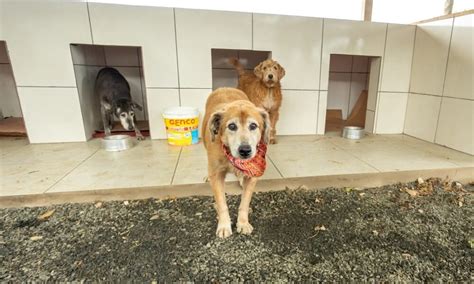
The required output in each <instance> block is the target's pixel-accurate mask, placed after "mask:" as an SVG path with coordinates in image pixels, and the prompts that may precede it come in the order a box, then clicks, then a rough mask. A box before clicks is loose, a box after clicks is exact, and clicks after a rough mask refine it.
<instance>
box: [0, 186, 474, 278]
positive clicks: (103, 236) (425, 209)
mask: <svg viewBox="0 0 474 284" xmlns="http://www.w3.org/2000/svg"><path fill="white" fill-rule="evenodd" d="M407 189H408V190H407ZM473 192H474V189H473V186H472V185H467V186H465V187H461V186H460V185H459V184H458V186H453V185H452V184H451V183H443V182H442V181H441V180H437V179H430V180H428V181H424V182H422V183H419V184H418V183H417V182H413V183H410V184H398V185H390V186H384V187H381V188H372V189H366V190H358V189H353V188H343V189H335V188H328V189H324V190H315V191H313V190H306V189H305V188H300V189H296V190H285V191H279V192H270V193H258V194H255V196H254V199H253V201H252V209H253V212H252V214H251V223H252V224H253V226H254V228H255V230H254V232H253V234H252V235H251V236H242V235H239V234H237V233H235V232H234V234H233V235H232V236H231V237H230V238H228V239H225V240H221V239H217V238H216V237H215V228H216V214H215V211H214V208H213V200H212V199H211V198H209V197H194V198H193V197H190V198H182V199H167V200H142V201H125V202H104V203H96V204H65V205H58V206H53V207H49V208H44V207H43V208H21V209H0V264H1V265H0V280H2V281H5V280H11V281H26V280H30V281H31V280H39V281H47V280H48V281H72V280H76V281H82V280H86V281H87V280H96V281H97V280H115V281H117V280H135V281H155V280H156V281H160V282H169V281H189V280H191V281H197V282H203V281H211V282H223V281H229V280H237V281H246V280H257V281H258V280H267V281H303V280H309V281H315V280H322V281H340V280H369V281H373V280H375V281H378V280H388V281H395V280H398V281H461V280H464V281H467V282H469V281H473V280H474V276H473V275H474V274H473V267H474V264H473V254H474V249H473V242H474V239H473V238H474V231H473V226H472V224H473V218H474V214H473V213H474V212H473V211H474V210H473V207H472V201H473V195H472V193H473ZM228 201H229V206H230V209H231V212H232V213H234V215H233V218H234V220H235V217H236V216H235V212H236V211H237V208H238V201H239V197H237V196H231V197H229V198H228ZM52 210H54V212H53V211H52ZM41 215H43V216H41Z"/></svg>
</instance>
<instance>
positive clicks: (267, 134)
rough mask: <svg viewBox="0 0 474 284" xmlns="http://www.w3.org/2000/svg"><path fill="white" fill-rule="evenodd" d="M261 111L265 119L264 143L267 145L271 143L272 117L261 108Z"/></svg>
mask: <svg viewBox="0 0 474 284" xmlns="http://www.w3.org/2000/svg"><path fill="white" fill-rule="evenodd" d="M259 111H260V115H261V116H262V118H263V129H262V138H263V142H264V143H265V144H268V143H270V132H271V130H272V127H271V124H270V115H269V114H268V112H267V111H266V110H264V109H263V108H259Z"/></svg>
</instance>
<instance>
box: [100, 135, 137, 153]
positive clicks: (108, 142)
mask: <svg viewBox="0 0 474 284" xmlns="http://www.w3.org/2000/svg"><path fill="white" fill-rule="evenodd" d="M133 146H135V142H134V140H133V139H132V137H131V136H129V135H110V136H105V137H104V138H103V139H102V148H104V149H105V150H106V151H124V150H127V149H130V148H132V147H133Z"/></svg>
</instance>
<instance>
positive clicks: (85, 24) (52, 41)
mask: <svg viewBox="0 0 474 284" xmlns="http://www.w3.org/2000/svg"><path fill="white" fill-rule="evenodd" d="M2 9H3V11H5V12H2V24H1V25H2V28H3V30H4V36H5V39H6V41H7V42H8V48H9V50H10V59H11V62H12V66H13V72H14V74H15V79H16V83H17V85H18V86H67V87H74V86H76V83H75V81H76V80H75V78H74V70H73V68H72V60H71V51H70V50H69V44H70V43H73V42H75V43H86V44H87V43H89V44H90V43H92V39H91V33H90V28H89V18H88V13H87V3H85V2H79V1H77V2H76V1H64V2H63V1H3V2H2ZM23 115H24V116H25V117H26V116H28V115H29V114H28V113H26V112H25V113H23Z"/></svg>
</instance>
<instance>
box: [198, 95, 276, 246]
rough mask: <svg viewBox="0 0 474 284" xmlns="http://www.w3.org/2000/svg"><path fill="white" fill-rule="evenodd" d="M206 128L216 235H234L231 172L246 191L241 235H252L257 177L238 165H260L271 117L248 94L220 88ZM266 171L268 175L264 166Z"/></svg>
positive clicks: (241, 210) (211, 104)
mask: <svg viewBox="0 0 474 284" xmlns="http://www.w3.org/2000/svg"><path fill="white" fill-rule="evenodd" d="M203 125H204V126H203V140H204V146H205V147H206V150H207V159H208V178H209V182H210V184H211V187H212V191H213V193H214V198H215V201H216V209H217V216H218V225H217V231H216V234H217V236H218V237H220V238H226V237H229V236H230V235H231V234H232V229H231V220H230V216H229V209H228V207H227V202H226V198H225V192H224V183H225V176H226V175H227V173H229V172H232V173H234V174H235V175H236V176H237V177H238V178H239V180H240V181H241V186H242V189H243V192H242V199H241V202H240V207H239V213H238V218H237V232H239V233H242V234H250V233H252V230H253V227H252V225H250V223H249V218H248V214H249V206H250V200H251V199H252V193H253V191H254V188H255V185H256V183H257V177H256V176H252V175H250V176H249V175H247V174H246V172H243V171H241V170H240V168H238V167H236V165H237V164H239V165H240V163H245V162H249V163H252V161H255V160H257V161H258V158H259V153H260V149H261V147H260V146H262V147H264V148H265V150H266V144H267V143H268V141H269V137H270V119H269V115H268V113H267V112H266V111H265V110H264V109H261V108H257V107H256V106H255V105H254V104H253V103H251V102H250V101H249V99H248V97H247V95H245V93H244V92H242V91H240V90H238V89H234V88H219V89H217V90H215V91H214V92H212V93H211V94H210V95H209V97H208V99H207V102H206V113H205V115H204V120H203ZM264 152H265V151H264ZM264 159H265V154H264V153H263V160H264ZM235 160H237V161H238V162H235ZM231 161H232V162H234V164H233V163H232V162H231ZM262 171H264V166H263V170H262ZM259 174H260V175H261V174H263V172H261V173H259ZM257 176H258V175H257Z"/></svg>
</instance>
